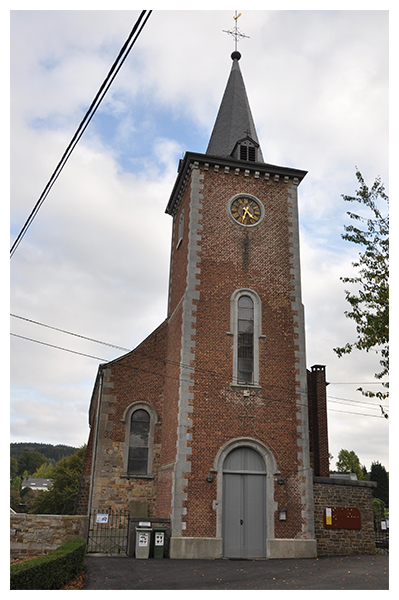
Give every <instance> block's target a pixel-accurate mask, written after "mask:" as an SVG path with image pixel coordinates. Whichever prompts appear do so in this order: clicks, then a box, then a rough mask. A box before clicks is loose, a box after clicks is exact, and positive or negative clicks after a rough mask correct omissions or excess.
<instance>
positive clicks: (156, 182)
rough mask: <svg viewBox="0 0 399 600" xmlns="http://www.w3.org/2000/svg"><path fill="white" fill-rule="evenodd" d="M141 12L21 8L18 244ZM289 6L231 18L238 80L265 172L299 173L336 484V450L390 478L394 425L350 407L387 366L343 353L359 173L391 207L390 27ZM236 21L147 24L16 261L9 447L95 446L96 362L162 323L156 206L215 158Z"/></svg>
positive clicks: (168, 15) (304, 255)
mask: <svg viewBox="0 0 399 600" xmlns="http://www.w3.org/2000/svg"><path fill="white" fill-rule="evenodd" d="M132 4H133V6H134V5H135V3H134V2H133V3H130V7H131V10H127V11H126V10H122V9H120V10H101V11H97V10H90V9H89V10H84V9H82V10H75V9H71V10H56V11H53V10H33V11H31V10H16V11H11V13H10V124H11V127H10V198H11V200H10V223H11V244H12V243H13V241H14V240H15V238H16V236H17V235H18V233H19V231H20V230H21V228H22V226H23V225H24V223H25V221H26V219H27V218H28V216H29V214H30V213H31V211H32V209H33V207H34V205H35V204H36V202H37V200H38V198H39V197H40V195H41V193H42V191H43V189H44V188H45V186H46V184H47V182H48V180H49V178H50V176H51V174H52V173H53V171H54V169H55V167H56V165H57V164H58V161H59V160H60V158H61V156H62V154H63V153H64V151H65V149H66V148H67V146H68V144H69V142H70V141H71V139H72V137H73V135H74V133H75V131H76V129H77V127H78V125H79V123H80V122H81V120H82V118H83V117H84V115H85V113H86V110H87V109H88V107H89V106H90V104H91V102H92V100H93V98H94V97H95V95H96V93H97V91H98V89H99V88H100V85H101V84H102V82H103V80H104V79H105V77H106V75H107V73H108V71H109V69H110V67H111V65H112V64H113V62H114V60H115V58H116V57H117V55H118V53H119V51H120V49H121V48H122V46H123V44H124V42H125V40H126V39H127V37H128V35H129V33H130V31H131V29H132V28H133V26H134V24H135V22H136V20H137V18H138V16H139V13H140V10H139V9H134V8H132ZM291 4H292V3H287V8H285V9H283V10H255V9H252V10H251V9H246V10H241V11H239V12H242V16H241V17H240V18H239V28H240V30H241V32H242V33H244V34H245V35H247V36H248V38H243V39H242V40H241V41H240V42H239V44H238V50H239V51H240V52H241V54H242V58H241V60H240V68H241V71H242V74H243V77H244V81H245V85H246V89H247V94H248V97H249V102H250V105H251V110H252V114H253V117H254V120H255V124H256V128H257V132H258V137H259V140H260V144H261V147H262V152H263V156H264V160H265V162H268V163H271V164H276V165H282V166H286V167H293V168H298V169H303V170H306V171H308V174H307V175H306V177H305V179H304V180H303V182H302V183H301V185H300V187H299V190H298V191H299V218H300V247H301V270H302V296H303V303H304V305H305V320H306V344H307V366H308V368H309V367H310V366H311V365H313V364H324V365H326V368H327V380H328V381H329V382H330V385H329V386H328V388H327V393H328V420H329V445H330V453H331V454H332V455H333V459H332V463H331V467H332V468H334V466H335V463H336V460H337V457H338V453H339V451H340V450H341V449H342V448H345V449H348V450H354V451H355V453H356V454H357V455H358V457H359V459H360V462H361V464H362V465H365V466H366V468H368V469H369V468H370V465H371V462H372V461H379V462H381V463H382V464H383V465H384V466H385V467H386V468H387V469H389V455H388V450H389V447H388V446H389V444H388V429H389V421H388V420H387V419H385V418H384V417H383V416H382V415H381V411H380V408H379V406H378V402H377V403H376V401H374V400H372V399H369V398H364V397H363V396H362V395H361V393H360V392H359V391H356V390H357V388H358V387H359V386H360V385H363V386H367V384H370V385H369V388H370V389H372V390H373V391H377V390H378V389H381V388H380V386H379V385H376V381H377V380H376V379H375V378H374V374H375V373H376V372H378V371H379V356H378V355H377V354H375V353H369V354H367V353H364V352H363V353H362V352H360V351H354V352H353V353H352V354H351V355H347V356H344V357H342V358H338V357H337V356H336V354H335V353H334V352H333V348H335V347H337V346H341V345H344V344H345V343H346V342H351V341H355V340H356V331H355V324H354V323H353V322H352V321H350V320H349V319H347V318H346V317H345V315H344V312H345V310H347V309H348V305H347V303H346V301H345V295H344V289H345V286H344V284H343V283H342V281H340V277H344V276H353V275H355V272H354V270H353V267H352V266H351V264H352V262H353V261H354V260H356V258H357V255H358V248H357V247H356V246H354V245H352V244H349V243H348V242H345V241H344V240H342V238H341V235H342V233H343V232H344V225H345V224H346V225H348V224H349V223H350V219H349V218H348V216H347V214H346V213H347V211H348V210H351V209H352V208H353V207H352V206H351V205H348V203H345V202H344V201H343V199H342V194H347V195H353V194H354V193H355V190H356V189H357V187H358V186H357V180H356V177H355V172H356V168H358V169H359V170H360V171H361V173H362V175H363V176H364V178H365V180H366V183H367V184H368V185H370V186H371V185H372V184H373V182H374V180H375V178H376V177H378V176H380V177H381V180H382V182H383V183H384V184H385V187H386V191H387V192H388V193H389V181H388V167H389V156H388V150H389V148H388V116H389V115H388V74H389V64H388V44H389V40H388V30H389V20H388V11H387V10H364V11H363V10H357V8H358V6H357V3H353V7H354V9H353V10H351V2H347V3H345V5H344V4H343V6H344V8H346V9H344V10H341V9H340V10H311V9H308V10H292V9H291ZM299 4H301V3H299ZM326 4H327V5H328V4H329V3H326ZM293 5H294V4H293ZM296 5H298V3H296V4H295V6H296ZM80 6H82V7H84V6H85V3H84V2H83V3H81V4H80ZM114 6H115V7H117V6H118V3H116V4H115V5H114ZM278 6H279V8H280V7H284V3H279V4H278ZM335 6H336V4H335ZM379 6H381V7H382V8H384V6H383V5H379ZM11 8H12V7H11ZM233 14H234V11H232V10H230V9H228V10H215V9H209V10H208V9H207V10H201V11H196V10H187V11H181V10H172V9H168V10H154V12H153V13H152V15H151V16H150V18H149V21H148V23H147V24H146V26H145V27H144V29H143V32H142V33H141V35H140V36H139V38H138V40H137V42H136V44H135V45H134V47H133V49H132V51H131V52H130V54H129V56H128V58H127V60H126V62H125V63H124V65H123V66H122V68H121V70H120V72H119V73H118V75H117V77H116V79H115V81H114V82H113V84H112V87H111V88H110V90H109V91H108V92H107V94H106V96H105V98H104V100H103V102H102V103H101V105H100V107H99V109H98V111H97V112H96V114H95V115H94V117H93V119H92V121H91V122H90V125H89V126H88V128H87V130H86V131H85V133H84V135H83V137H82V138H81V140H80V141H79V144H78V145H77V146H76V148H75V150H74V152H73V153H72V155H71V157H70V158H69V160H68V162H67V163H66V165H65V167H64V169H63V170H62V172H61V174H60V176H59V177H58V179H57V181H56V182H55V184H54V186H53V187H52V189H51V191H50V193H49V195H48V196H47V198H46V200H45V202H44V203H43V205H42V207H41V209H40V211H39V212H38V214H37V216H36V218H35V219H34V221H33V223H32V225H31V226H30V228H29V229H28V231H27V233H26V235H25V237H24V238H23V240H22V241H21V243H20V245H19V246H18V248H17V249H16V251H15V254H14V255H13V257H12V259H11V261H10V306H9V308H10V313H11V314H12V315H16V316H12V317H11V321H10V332H11V333H12V334H13V335H12V336H11V343H10V344H11V345H10V389H11V401H10V420H11V429H10V441H11V442H40V443H49V444H66V445H70V446H75V447H79V446H81V445H82V444H84V443H86V442H87V439H88V433H89V428H88V408H89V404H90V399H91V393H92V389H93V385H94V381H95V377H96V374H97V369H98V366H99V364H100V363H103V362H107V361H109V360H112V359H114V358H117V357H118V356H120V355H122V354H123V353H124V350H122V349H121V348H125V349H133V348H134V347H136V346H137V345H138V344H139V343H140V342H141V341H143V339H145V337H146V336H147V335H149V334H150V333H151V332H152V331H153V330H154V329H155V328H156V327H157V326H158V325H159V324H160V323H161V322H162V321H163V320H164V319H165V318H166V311H167V292H168V281H169V257H170V240H171V217H170V216H169V215H166V214H165V208H166V205H167V203H168V200H169V196H170V193H171V191H172V187H173V184H174V181H175V178H176V174H177V170H176V169H177V164H178V161H179V159H180V158H182V156H183V155H184V153H185V152H186V151H192V152H201V153H204V152H205V151H206V147H207V144H208V141H209V137H210V133H211V131H212V127H213V124H214V121H215V118H216V114H217V110H218V108H219V105H220V102H221V99H222V95H223V92H224V88H225V85H226V82H227V79H228V76H229V72H230V68H231V59H230V54H231V52H232V51H233V50H234V43H233V40H232V38H231V36H229V35H226V33H224V31H223V30H229V29H231V28H232V27H233V24H234V20H233ZM33 321H34V322H35V323H34V322H33ZM38 323H40V324H38ZM52 328H56V329H57V330H55V329H52ZM59 330H63V331H65V332H70V333H74V334H75V335H70V333H63V332H62V331H59ZM17 336H22V337H17ZM78 336H81V337H78ZM84 337H88V338H91V339H92V340H98V341H100V342H104V343H101V344H100V343H97V342H95V341H88V340H86V339H84ZM25 338H28V339H25ZM39 342H40V343H39ZM105 344H108V345H105ZM112 346H118V347H119V348H115V347H112ZM384 407H385V410H386V411H388V410H389V409H388V403H387V402H385V403H384Z"/></svg>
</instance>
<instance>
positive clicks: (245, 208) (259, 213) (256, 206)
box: [229, 194, 264, 227]
mask: <svg viewBox="0 0 399 600" xmlns="http://www.w3.org/2000/svg"><path fill="white" fill-rule="evenodd" d="M229 214H230V216H231V217H232V219H233V220H234V221H236V222H237V223H239V224H240V225H244V226H245V227H251V226H253V225H257V224H258V223H259V222H260V221H261V219H262V218H263V214H264V211H263V206H262V204H261V203H260V202H259V200H257V199H256V198H254V197H253V196H248V195H245V194H239V195H238V196H235V197H234V198H232V199H231V200H230V203H229Z"/></svg>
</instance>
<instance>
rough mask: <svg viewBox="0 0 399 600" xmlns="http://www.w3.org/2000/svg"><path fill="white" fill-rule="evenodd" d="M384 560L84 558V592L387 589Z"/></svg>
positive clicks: (372, 557) (368, 557)
mask: <svg viewBox="0 0 399 600" xmlns="http://www.w3.org/2000/svg"><path fill="white" fill-rule="evenodd" d="M388 567H389V556H377V555H362V556H334V557H322V558H317V559H309V558H307V559H285V560H276V559H274V560H227V559H221V560H185V559H180V560H170V559H153V558H152V559H148V560H145V559H141V560H140V559H135V558H130V557H127V556H105V555H87V556H86V559H85V569H84V571H85V576H84V585H83V589H84V590H388V589H389V583H388Z"/></svg>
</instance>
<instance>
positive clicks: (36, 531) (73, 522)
mask: <svg viewBox="0 0 399 600" xmlns="http://www.w3.org/2000/svg"><path fill="white" fill-rule="evenodd" d="M87 526H88V517H86V516H80V515H27V514H18V513H17V514H11V515H10V558H11V562H12V561H14V560H20V559H27V558H32V557H34V556H41V555H43V554H48V552H51V550H55V549H56V548H58V546H61V544H63V543H64V542H66V541H67V540H69V539H70V538H83V539H86V537H87Z"/></svg>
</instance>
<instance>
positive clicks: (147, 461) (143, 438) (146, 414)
mask: <svg viewBox="0 0 399 600" xmlns="http://www.w3.org/2000/svg"><path fill="white" fill-rule="evenodd" d="M122 422H123V423H125V425H126V438H125V439H126V443H125V452H124V467H123V472H124V475H125V476H138V477H140V476H145V477H148V476H151V477H152V476H153V475H152V461H153V450H154V432H155V424H156V423H157V422H158V416H157V413H156V410H155V409H154V407H153V406H151V404H148V403H147V402H134V403H133V404H131V405H130V406H128V407H127V409H126V410H125V414H124V416H123V418H122Z"/></svg>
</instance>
